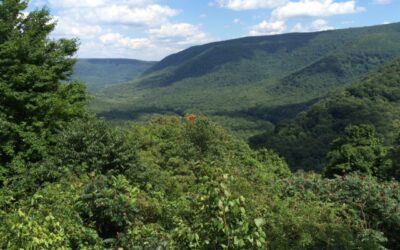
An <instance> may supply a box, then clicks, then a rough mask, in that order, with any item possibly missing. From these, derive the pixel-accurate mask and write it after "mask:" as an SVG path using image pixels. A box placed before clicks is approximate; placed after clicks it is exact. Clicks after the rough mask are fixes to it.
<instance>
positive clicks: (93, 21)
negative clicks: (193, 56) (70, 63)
mask: <svg viewBox="0 0 400 250" xmlns="http://www.w3.org/2000/svg"><path fill="white" fill-rule="evenodd" d="M164 3H166V1H161V0H33V1H32V2H30V4H31V6H32V7H35V8H36V7H41V6H43V5H45V4H47V5H48V6H49V7H50V8H51V10H52V11H54V13H57V16H56V17H54V19H55V20H56V21H57V22H58V25H57V27H56V30H55V31H54V32H53V34H52V36H53V37H55V38H60V37H67V38H72V37H76V38H79V39H80V49H79V51H78V56H79V57H110V58H115V57H118V58H136V59H143V60H159V59H162V58H163V57H165V56H167V55H169V54H171V53H175V52H178V51H180V50H182V49H185V48H187V47H188V46H191V45H197V44H202V43H206V42H210V41H211V37H210V36H209V35H208V34H207V33H205V32H203V31H202V29H201V27H200V26H197V25H193V24H190V23H184V22H174V21H173V20H172V18H173V17H175V16H177V15H179V14H180V13H181V11H180V10H177V9H174V8H171V7H170V6H168V5H167V4H164Z"/></svg>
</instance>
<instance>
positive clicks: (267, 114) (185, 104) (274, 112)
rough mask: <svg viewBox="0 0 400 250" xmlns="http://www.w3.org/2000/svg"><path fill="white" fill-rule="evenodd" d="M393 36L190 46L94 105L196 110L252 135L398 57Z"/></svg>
mask: <svg viewBox="0 0 400 250" xmlns="http://www.w3.org/2000/svg"><path fill="white" fill-rule="evenodd" d="M399 40H400V24H399V23H397V24H390V25H381V26H373V27H366V28H355V29H345V30H333V31H325V32H315V33H293V34H284V35H276V36H262V37H246V38H241V39H236V40H230V41H223V42H216V43H211V44H206V45H202V46H196V47H192V48H189V49H187V50H184V51H182V52H180V53H177V54H174V55H171V56H168V57H167V58H165V59H164V60H161V61H160V62H159V63H157V64H155V65H154V66H153V67H151V68H150V69H149V70H147V71H146V72H145V74H144V75H142V76H141V77H140V78H138V79H137V80H135V81H133V82H131V83H129V84H125V85H121V86H120V85H119V86H117V87H114V88H110V89H107V90H106V91H105V92H104V93H103V95H99V97H98V99H97V101H96V102H95V105H94V107H95V110H96V111H98V112H99V113H101V116H104V117H107V118H109V119H116V120H126V119H137V118H138V117H141V116H142V115H147V114H153V113H162V114H163V113H168V112H172V113H178V114H180V113H185V112H200V113H205V114H208V115H210V116H213V117H214V119H216V120H217V121H219V122H221V123H222V124H223V125H225V126H227V127H230V128H231V129H233V130H235V131H240V132H244V134H251V133H254V131H260V129H263V128H267V127H269V126H271V122H272V123H275V122H279V121H281V120H282V119H287V118H292V117H294V116H295V115H296V114H297V112H298V111H303V110H304V108H306V107H308V106H309V105H310V104H312V103H313V102H315V100H317V99H318V98H321V97H323V96H325V95H326V94H327V93H330V92H332V91H334V90H336V89H338V88H342V87H343V86H345V84H346V83H348V82H351V81H353V80H356V79H359V78H360V77H363V76H364V75H366V74H367V73H368V72H370V71H373V70H375V69H377V68H378V67H379V66H381V65H383V64H384V63H386V62H389V61H390V60H392V59H394V58H395V57H396V56H400V44H399V43H398V41H399ZM293 106H296V107H302V108H301V109H299V108H298V109H296V112H293V111H290V110H291V107H293ZM281 114H285V115H281Z"/></svg>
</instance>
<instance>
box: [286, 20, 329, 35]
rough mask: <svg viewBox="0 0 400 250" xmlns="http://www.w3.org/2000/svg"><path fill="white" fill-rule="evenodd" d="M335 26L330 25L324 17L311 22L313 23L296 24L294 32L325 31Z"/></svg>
mask: <svg viewBox="0 0 400 250" xmlns="http://www.w3.org/2000/svg"><path fill="white" fill-rule="evenodd" d="M331 29H333V27H331V26H329V24H328V22H327V21H326V20H324V19H317V20H315V21H313V22H312V23H311V25H308V26H305V25H303V24H301V23H297V24H295V25H294V27H293V29H292V31H293V32H312V31H323V30H331Z"/></svg>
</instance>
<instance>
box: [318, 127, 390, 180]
mask: <svg viewBox="0 0 400 250" xmlns="http://www.w3.org/2000/svg"><path fill="white" fill-rule="evenodd" d="M386 154H387V149H386V148H385V146H384V145H383V144H382V142H381V141H380V140H379V139H378V138H376V135H375V129H374V127H372V126H370V125H359V126H348V127H346V129H345V135H344V136H342V137H339V138H338V139H336V140H335V141H333V144H332V146H331V149H330V151H329V153H328V155H327V165H326V166H325V169H324V175H325V176H327V177H333V176H334V175H345V174H348V173H350V172H358V173H360V174H364V175H375V176H379V175H380V176H382V173H383V172H385V170H386V168H387V166H389V164H390V162H387V161H386V159H387V156H386Z"/></svg>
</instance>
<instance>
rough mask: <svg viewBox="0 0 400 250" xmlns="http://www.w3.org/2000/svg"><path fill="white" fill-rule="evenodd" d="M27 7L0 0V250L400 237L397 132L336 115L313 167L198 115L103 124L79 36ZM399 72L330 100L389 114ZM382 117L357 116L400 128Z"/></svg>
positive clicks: (263, 245) (232, 246)
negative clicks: (82, 73)
mask: <svg viewBox="0 0 400 250" xmlns="http://www.w3.org/2000/svg"><path fill="white" fill-rule="evenodd" d="M26 8H27V2H26V1H19V0H0V249H10V250H14V249H73V250H75V249H76V250H78V249H96V250H97V249H143V250H153V249H171V250H180V249H194V250H208V249H217V250H220V249H221V250H223V249H224V250H226V249H229V250H241V249H262V250H264V249H274V250H275V249H276V250H287V249H299V250H300V249H349V250H353V249H371V250H372V249H373V250H375V249H389V250H396V249H399V248H400V238H399V237H398V236H399V235H400V188H399V187H400V186H399V180H400V157H399V153H400V137H398V136H396V138H397V139H396V140H393V141H391V140H388V143H387V144H386V145H385V144H384V143H383V141H382V140H381V139H380V138H379V137H378V136H379V135H377V134H376V132H375V129H374V127H373V126H372V125H371V124H359V125H351V126H346V128H345V131H344V132H343V133H341V134H340V136H339V137H338V138H337V139H335V140H334V142H333V144H332V145H333V146H332V148H331V149H330V151H329V152H327V156H326V157H327V164H325V166H324V170H323V172H322V174H316V173H305V172H298V173H293V172H291V171H290V169H289V168H288V165H287V163H286V162H285V161H284V159H282V158H280V157H279V156H278V155H277V154H276V153H274V152H273V151H271V150H269V149H260V150H254V149H251V148H250V147H249V146H248V144H247V143H245V141H243V140H241V139H238V138H237V137H236V136H233V135H231V134H230V133H229V132H228V131H226V130H225V129H224V128H222V127H221V126H220V125H218V124H216V123H214V122H212V121H211V120H209V119H208V118H206V117H204V116H201V115H195V114H185V115H184V116H164V117H159V118H157V119H153V120H151V121H149V122H147V123H146V124H131V126H129V127H116V126H112V125H110V124H109V123H108V122H106V121H104V120H101V119H99V118H97V117H96V116H95V115H94V114H92V113H91V112H90V111H89V110H88V107H87V105H88V97H87V92H86V88H85V85H84V84H82V83H80V82H77V81H71V80H70V77H71V75H72V71H73V68H74V63H75V60H74V59H73V58H74V55H75V53H76V52H77V50H78V47H77V43H76V41H75V40H68V39H59V40H55V39H49V35H50V34H51V32H52V31H53V30H54V28H55V23H54V22H53V21H52V18H51V16H50V13H49V10H48V9H38V10H36V11H32V12H30V13H29V14H23V13H26V12H25V11H26ZM398 72H399V61H396V62H394V63H393V64H391V65H389V66H388V67H386V68H384V69H383V70H382V71H380V72H379V73H377V74H375V75H373V76H371V77H369V78H366V79H365V80H364V81H363V82H361V83H360V84H358V85H355V86H353V87H351V88H348V89H346V90H345V91H344V92H341V93H340V94H337V95H335V96H336V98H337V99H338V100H337V101H339V103H340V104H342V101H343V105H345V104H346V100H348V102H347V104H348V105H349V106H351V107H352V108H353V107H354V109H358V111H359V113H360V115H361V117H362V115H363V114H369V115H371V113H368V112H367V111H366V110H365V109H364V105H365V106H368V105H369V106H368V108H376V110H375V111H376V113H379V114H380V113H382V114H383V115H385V112H388V113H390V112H391V111H390V110H389V109H390V108H393V109H394V112H393V117H395V116H396V115H397V109H396V107H397V106H396V102H397V99H398V98H400V94H399V93H400V92H399V88H398V84H399V82H398V80H399V75H398ZM377 83H379V84H377ZM335 96H334V97H335ZM341 98H342V99H341ZM346 98H348V99H346ZM329 100H330V101H331V102H333V101H334V98H330V99H328V101H329ZM352 102H353V104H351V103H352ZM328 103H329V102H328ZM319 105H321V104H318V105H316V106H314V107H320V106H319ZM330 105H331V106H334V104H333V103H332V104H330ZM323 107H324V106H322V108H320V109H324V108H323ZM345 107H347V106H345ZM338 111H340V109H338ZM364 112H367V113H364ZM325 113H326V112H325ZM305 114H307V113H305ZM305 114H303V115H305ZM322 114H323V112H322ZM332 114H336V113H335V112H333V113H332ZM337 114H341V115H342V116H346V115H347V112H345V113H340V112H338V113H337ZM355 114H356V112H354V113H353V115H355ZM385 117H388V116H385ZM337 118H338V121H339V124H341V122H340V121H341V119H340V116H338V117H337ZM390 119H391V118H390ZM390 119H389V120H388V122H389V124H384V123H374V121H373V120H362V119H361V118H360V121H361V120H362V122H366V121H367V122H370V123H372V124H375V125H376V126H377V129H378V131H379V133H381V134H384V135H390V134H399V132H400V129H399V128H398V127H396V126H393V127H391V126H390V122H391V120H390ZM296 121H297V120H296ZM296 121H295V122H294V123H295V124H296ZM316 122H317V123H319V124H321V126H322V127H324V126H325V123H324V120H323V119H321V121H316ZM333 123H335V122H334V121H333ZM299 124H300V123H299ZM380 125H382V126H383V127H380ZM310 127H312V126H311V125H310ZM383 129H385V130H384V131H383ZM314 131H317V129H315V130H314ZM327 131H330V130H329V129H328V130H327ZM338 135H339V134H338ZM283 138H284V137H283ZM388 138H391V136H388ZM301 143H303V142H301ZM304 143H307V142H306V141H305V142H304Z"/></svg>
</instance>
